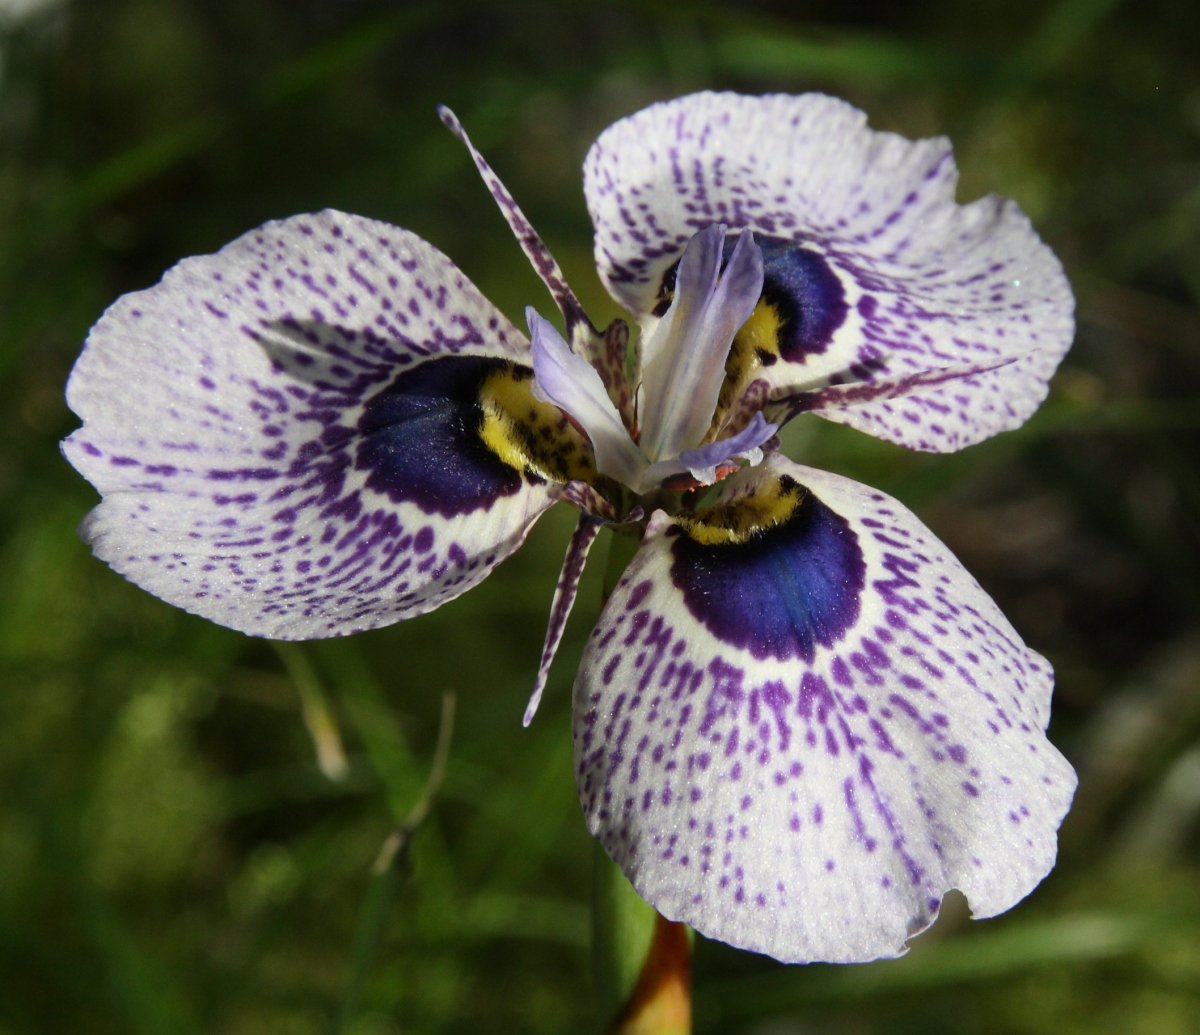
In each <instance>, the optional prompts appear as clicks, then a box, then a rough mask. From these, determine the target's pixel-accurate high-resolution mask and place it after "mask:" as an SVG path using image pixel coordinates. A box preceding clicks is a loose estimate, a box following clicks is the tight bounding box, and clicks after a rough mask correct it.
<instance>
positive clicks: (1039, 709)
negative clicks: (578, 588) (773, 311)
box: [575, 457, 1075, 962]
mask: <svg viewBox="0 0 1200 1035" xmlns="http://www.w3.org/2000/svg"><path fill="white" fill-rule="evenodd" d="M724 489H725V491H724V492H723V493H722V494H721V497H720V498H719V500H718V502H717V504H716V505H715V508H714V509H713V510H711V511H710V512H709V514H710V517H709V518H708V519H707V523H705V520H701V521H700V522H699V523H693V524H691V525H690V526H689V528H690V531H689V530H688V529H685V527H684V525H683V523H682V522H681V521H680V519H672V518H671V517H669V516H667V515H666V514H664V513H662V512H661V511H660V512H658V513H656V514H655V516H654V517H653V519H652V520H651V522H650V524H649V527H648V530H647V534H646V539H645V542H644V544H643V546H642V547H641V549H640V551H639V552H638V554H637V555H636V557H635V559H634V561H633V562H632V564H631V565H630V567H629V569H628V570H627V571H626V573H625V575H624V576H623V577H622V579H621V581H620V582H619V584H618V586H617V588H616V591H615V592H614V594H613V596H612V597H611V599H610V600H609V601H608V603H607V605H606V607H605V609H604V612H603V614H602V616H601V619H600V622H599V624H598V626H597V628H596V630H595V632H594V633H593V635H592V637H591V639H590V641H589V643H588V646H587V649H586V652H585V656H584V658H583V663H582V665H581V667H580V675H579V678H578V680H577V682H576V686H575V758H576V772H577V779H578V783H579V790H580V795H581V799H582V802H583V808H584V812H585V814H586V817H587V822H588V826H589V828H590V829H591V831H592V832H593V833H594V834H595V835H596V836H597V837H598V838H599V839H600V840H601V842H602V843H603V844H604V846H605V848H606V849H607V851H608V852H609V854H610V855H612V857H613V858H614V859H615V860H616V862H617V863H619V864H620V865H621V867H622V868H623V869H624V870H625V872H626V874H627V875H628V876H629V878H630V879H631V881H632V882H633V884H634V886H635V887H636V888H637V889H638V891H639V892H640V893H641V894H642V895H643V897H645V898H646V900H647V901H649V902H650V903H651V904H652V905H654V906H655V907H656V908H657V909H658V910H659V911H660V912H662V913H663V914H664V915H665V916H667V917H669V918H672V919H679V920H683V921H685V922H687V923H689V924H691V925H693V926H694V927H695V928H696V929H697V930H699V931H700V932H701V933H704V934H707V935H709V936H711V937H715V938H719V939H721V940H722V941H726V942H729V943H731V944H733V945H735V946H739V947H742V948H747V949H753V950H756V951H760V952H765V953H768V954H770V955H772V956H775V957H777V958H779V959H781V960H785V961H789V962H797V961H811V960H828V961H857V960H869V959H874V958H877V957H883V956H893V955H896V954H898V953H901V952H902V951H903V950H904V945H905V941H906V939H907V938H909V937H910V936H911V935H913V934H915V933H917V932H918V931H920V930H922V929H923V928H924V927H926V926H927V925H928V924H929V923H931V922H932V920H933V918H934V917H935V915H936V913H937V909H938V904H939V902H940V900H941V898H942V896H943V894H944V893H945V892H946V891H947V890H949V889H951V888H959V889H961V890H962V891H963V892H964V893H965V894H966V896H967V898H968V899H969V900H970V903H971V906H972V908H973V911H974V914H975V915H976V916H981V917H982V916H991V915H993V914H996V913H998V912H1001V911H1003V910H1005V909H1007V908H1009V907H1010V906H1012V905H1013V904H1014V903H1015V902H1017V901H1018V900H1019V899H1021V898H1022V897H1024V896H1025V895H1027V894H1028V893H1029V892H1030V890H1032V888H1033V887H1034V886H1035V885H1036V884H1037V883H1038V882H1039V881H1040V880H1041V879H1042V877H1044V876H1045V874H1046V873H1047V872H1048V870H1049V869H1050V867H1051V865H1052V864H1053V861H1054V857H1055V850H1056V831H1057V828H1058V825H1059V823H1060V822H1061V820H1062V817H1063V815H1064V813H1065V811H1066V809H1067V806H1068V804H1069V802H1070V798H1071V795H1072V792H1073V789H1074V785H1075V776H1074V773H1073V772H1072V770H1071V768H1070V766H1069V765H1068V764H1067V763H1066V761H1065V760H1064V759H1063V758H1062V756H1061V755H1060V754H1059V753H1058V751H1056V750H1055V749H1054V747H1053V746H1051V744H1050V743H1049V741H1048V740H1047V739H1046V737H1045V734H1044V729H1045V726H1046V723H1047V721H1048V717H1049V699H1050V691H1051V686H1052V675H1051V672H1050V669H1049V667H1048V666H1047V664H1046V662H1045V661H1044V660H1043V659H1042V658H1040V657H1039V656H1038V655H1037V654H1035V653H1034V652H1032V651H1030V650H1029V649H1028V648H1026V647H1025V645H1024V644H1023V643H1022V642H1021V640H1020V638H1019V637H1018V635H1017V633H1016V632H1015V631H1014V630H1013V628H1012V626H1011V625H1010V624H1009V623H1008V622H1007V621H1006V620H1005V618H1004V616H1003V615H1002V614H1001V613H1000V611H999V610H998V608H997V607H996V605H995V604H994V603H993V602H992V601H991V600H990V599H989V598H988V596H987V595H986V594H985V593H984V592H983V591H982V590H981V589H980V587H979V586H978V584H977V583H976V582H975V581H974V580H973V579H972V578H971V577H970V575H969V574H967V572H966V571H965V570H964V569H963V568H962V566H961V565H960V564H959V563H958V562H957V561H956V560H955V559H954V558H953V557H952V556H951V555H950V553H949V552H948V551H947V550H946V548H945V547H944V546H943V545H942V544H941V543H940V542H938V541H937V540H936V539H935V538H934V537H933V536H932V534H931V533H930V532H929V531H928V529H926V528H925V527H924V526H923V525H921V523H920V522H919V521H918V520H917V519H916V518H915V517H914V516H913V515H912V514H911V513H910V512H909V511H907V510H906V509H905V508H904V507H903V506H901V505H900V504H899V503H897V502H896V501H895V500H892V499H890V498H888V497H887V496H885V495H883V494H882V493H879V492H875V491H873V490H871V489H869V488H867V487H865V486H862V485H859V484H857V483H855V482H852V481H849V480H847V479H844V478H840V477H837V476H835V475H832V474H826V473H824V472H820V471H816V470H812V469H810V468H805V467H799V466H797V465H794V464H791V463H789V462H787V461H785V460H782V459H780V458H778V457H772V458H769V459H768V460H767V461H766V462H765V463H764V464H763V465H762V466H761V467H759V468H756V469H754V470H752V471H744V472H742V473H741V474H739V475H736V476H734V477H733V478H731V479H729V480H728V482H727V483H724ZM747 515H757V516H758V519H757V520H759V521H760V525H761V528H762V529H763V530H762V531H760V532H758V533H756V534H751V535H747V534H745V529H746V527H747V526H746V525H745V524H743V523H742V522H744V521H745V520H746V516H747ZM756 527H759V526H758V525H756ZM726 533H728V535H726Z"/></svg>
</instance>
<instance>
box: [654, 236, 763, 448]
mask: <svg viewBox="0 0 1200 1035" xmlns="http://www.w3.org/2000/svg"><path fill="white" fill-rule="evenodd" d="M724 240H725V228H724V227H723V226H720V225H719V224H717V225H714V226H710V227H708V228H707V229H705V230H702V231H700V233H698V234H697V235H696V236H695V237H693V238H692V239H691V241H689V242H688V246H687V248H686V249H685V250H684V253H683V257H682V258H681V259H680V261H679V269H678V275H677V277H676V283H675V286H674V292H673V293H674V298H673V299H672V301H671V305H670V308H669V309H668V310H667V312H666V315H664V316H663V318H662V320H660V321H659V323H658V326H657V327H655V329H654V331H653V332H652V333H651V334H650V336H649V338H648V339H647V340H646V342H645V344H644V345H643V352H642V363H643V366H642V384H641V388H640V390H639V403H638V417H639V422H640V424H641V429H642V433H641V439H640V440H639V444H640V445H641V448H642V449H643V450H644V451H645V453H646V455H647V456H649V457H650V459H651V460H654V461H657V460H665V459H671V458H673V457H676V456H678V455H679V454H680V453H681V452H682V451H683V450H685V449H688V448H690V447H693V446H695V445H696V444H697V443H699V442H700V440H701V439H702V438H703V437H704V433H705V432H706V431H707V430H708V427H709V425H710V424H711V423H712V418H713V411H714V409H715V408H716V405H717V399H718V397H719V395H720V391H721V384H722V382H723V381H724V379H725V362H726V358H727V357H728V356H729V348H730V345H731V344H732V342H733V336H734V334H735V333H736V332H737V329H738V328H739V327H741V326H742V324H743V323H745V322H746V319H747V317H749V316H750V314H751V312H753V310H754V307H755V305H756V304H757V303H758V297H759V293H760V292H761V291H762V283H763V276H762V257H761V255H760V253H759V250H758V248H757V246H756V245H755V244H754V237H753V235H752V234H749V233H742V234H738V236H737V244H736V245H735V246H734V247H733V249H732V252H731V254H730V257H729V261H728V263H727V264H726V266H725V268H724V270H721V268H720V264H721V248H722V244H723V242H724ZM718 274H719V275H718Z"/></svg>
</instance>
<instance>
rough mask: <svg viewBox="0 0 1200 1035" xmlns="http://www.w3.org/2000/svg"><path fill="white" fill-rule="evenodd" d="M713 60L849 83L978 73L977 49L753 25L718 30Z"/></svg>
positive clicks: (737, 69) (734, 68) (771, 73)
mask: <svg viewBox="0 0 1200 1035" xmlns="http://www.w3.org/2000/svg"><path fill="white" fill-rule="evenodd" d="M712 49H713V54H712V57H713V62H714V65H715V66H716V67H717V69H718V70H719V71H720V72H722V73H725V74H731V73H732V74H734V75H746V76H754V77H760V76H768V77H778V78H779V79H780V80H782V81H783V82H803V81H804V80H806V79H807V80H812V79H813V78H817V79H821V80H825V81H828V82H834V83H839V84H842V85H845V86H847V87H850V88H853V89H862V88H864V87H875V88H878V87H883V86H892V85H897V84H901V83H913V82H921V81H928V80H958V79H964V78H967V77H969V76H972V75H978V74H979V69H980V67H981V65H985V64H986V63H987V62H986V61H985V60H984V58H983V57H982V56H981V55H975V54H972V55H967V54H964V53H962V52H955V51H948V52H947V51H941V50H939V51H938V52H937V53H934V52H933V51H932V50H931V49H930V48H928V47H924V46H921V45H918V44H915V43H906V42H903V41H899V40H894V39H886V38H883V37H871V36H865V35H859V34H849V33H830V34H824V33H822V34H820V35H817V34H815V33H814V34H812V35H804V36H801V35H798V34H795V33H788V32H778V31H775V32H773V31H770V30H767V29H762V30H759V29H754V30H750V31H745V30H742V31H736V30H735V31H729V32H725V33H722V34H721V35H719V36H718V37H717V38H716V39H714V41H713V44H712Z"/></svg>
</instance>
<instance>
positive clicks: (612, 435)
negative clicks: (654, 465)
mask: <svg viewBox="0 0 1200 1035" xmlns="http://www.w3.org/2000/svg"><path fill="white" fill-rule="evenodd" d="M525 318H526V320H527V321H528V322H529V337H530V339H531V343H532V351H533V371H534V384H533V390H534V394H535V395H536V396H537V397H538V398H539V399H541V400H543V401H545V402H548V403H553V404H554V405H555V406H557V407H559V409H561V410H562V411H563V412H564V413H566V414H568V415H569V416H570V417H571V419H572V420H574V421H575V422H576V423H577V424H578V425H579V426H580V427H581V428H583V430H584V431H585V432H586V433H587V436H588V439H589V441H590V442H591V444H592V449H593V450H594V451H595V454H596V468H597V470H599V471H600V473H601V474H607V475H609V476H610V477H613V478H616V479H618V480H620V481H623V482H625V484H627V485H636V484H637V483H638V479H639V477H640V475H641V472H642V471H643V470H645V468H646V458H645V456H643V455H642V453H641V451H640V450H639V449H638V447H637V446H636V445H634V442H633V439H631V438H630V437H629V432H628V431H627V430H626V429H625V425H624V424H623V423H622V421H621V415H620V413H618V412H617V408H616V406H615V404H614V403H613V401H612V399H610V398H609V396H608V393H607V392H606V390H605V387H604V383H603V381H601V379H600V375H599V374H598V373H597V372H596V370H595V368H593V367H592V366H590V365H589V364H588V362H587V361H586V360H585V359H584V358H583V357H582V356H580V355H578V354H576V353H574V352H572V351H571V349H570V348H569V347H568V345H567V343H566V342H565V341H564V340H563V338H562V335H561V334H559V333H558V331H557V330H556V329H555V328H554V325H553V324H552V323H551V322H550V321H549V320H547V319H545V317H543V316H541V315H540V314H539V313H538V311H537V310H536V309H534V308H533V307H532V306H529V307H527V308H526V310H525Z"/></svg>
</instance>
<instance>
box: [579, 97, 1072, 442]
mask: <svg viewBox="0 0 1200 1035" xmlns="http://www.w3.org/2000/svg"><path fill="white" fill-rule="evenodd" d="M956 181H957V171H956V169H955V166H954V160H953V157H952V155H951V152H950V145H949V143H948V142H947V141H945V140H944V139H934V140H921V141H909V140H906V139H904V138H902V137H899V136H896V135H894V134H891V133H880V132H876V131H873V130H870V129H868V128H867V126H866V117H865V116H864V115H863V114H862V113H861V112H859V111H858V110H857V109H855V108H853V107H851V106H850V105H848V104H846V103H844V102H843V101H839V100H836V99H834V98H831V97H825V96H822V95H818V94H808V95H804V96H800V97H787V96H771V97H741V96H737V95H734V94H713V93H706V94H696V95H693V96H690V97H684V98H681V99H680V100H677V101H671V102H668V103H664V104H658V105H654V106H653V107H650V108H648V109H646V110H644V111H642V112H640V113H638V114H636V115H633V116H631V117H630V118H627V119H625V120H623V121H621V122H618V123H616V124H615V125H614V126H611V127H610V128H609V129H608V130H606V131H605V132H604V133H603V134H602V135H601V136H600V139H599V140H598V141H597V142H596V144H595V145H594V146H593V147H592V150H591V152H590V153H589V154H588V157H587V161H586V163H585V166H584V186H585V191H586V194H587V199H588V206H589V209H590V211H591V214H592V219H593V222H594V223H595V227H596V257H597V261H598V264H599V266H600V271H601V275H602V276H603V278H604V281H605V283H606V284H607V286H608V288H609V290H610V291H611V292H612V294H613V295H614V297H616V298H617V299H618V300H619V301H620V302H621V303H622V304H623V305H625V306H627V307H628V308H630V309H631V310H633V311H634V312H635V313H639V314H652V313H653V312H654V311H655V310H656V308H661V300H662V298H663V297H664V296H665V293H667V292H668V291H669V282H670V277H671V276H672V269H673V267H674V265H675V263H676V262H677V261H678V259H679V256H680V254H681V253H682V251H683V248H684V245H685V244H686V242H687V241H688V240H689V239H690V238H691V237H692V235H693V234H695V233H696V232H697V231H698V230H700V229H702V228H704V227H706V226H708V225H711V224H713V223H724V224H726V225H727V226H729V227H730V228H731V230H732V229H736V228H739V227H747V228H750V229H751V230H753V231H754V235H755V240H756V241H757V242H758V244H759V246H760V247H761V248H762V250H763V266H764V287H763V299H762V302H761V303H760V307H759V310H757V311H756V313H755V315H754V316H752V317H751V320H750V321H749V322H748V324H747V326H746V327H745V328H744V329H743V332H742V334H741V335H739V339H740V340H739V341H736V342H735V345H734V350H733V355H732V357H731V363H732V366H731V368H730V369H731V372H732V373H733V374H735V375H736V378H737V379H740V381H741V385H740V387H745V386H746V385H747V384H749V383H752V382H753V381H754V380H761V381H763V382H765V387H766V388H767V389H769V392H768V394H769V395H777V396H781V397H787V398H788V400H789V401H788V403H787V404H786V412H787V413H790V412H795V410H796V409H797V407H796V405H795V402H794V397H795V396H796V395H797V393H798V392H802V391H818V390H820V389H821V388H824V387H826V386H828V385H836V384H845V383H869V382H871V381H873V380H875V379H880V378H882V379H886V380H887V381H888V382H889V383H890V384H893V385H895V384H905V385H907V386H908V391H906V392H905V393H904V394H902V395H899V396H895V395H890V394H888V393H884V394H881V395H877V396H873V397H872V396H862V395H860V396H856V397H852V398H851V399H850V400H849V401H847V400H846V399H845V398H839V397H820V396H818V397H816V398H814V400H813V401H812V403H811V404H810V405H802V406H800V407H798V408H799V409H811V410H813V411H814V412H817V413H820V414H821V415H822V416H825V417H828V418H830V419H832V420H837V421H841V422H844V423H848V424H851V425H853V426H855V427H858V428H860V429H861V430H863V431H867V432H869V433H871V434H874V435H878V436H880V437H882V438H885V439H888V440H891V441H894V442H898V443H901V444H903V445H907V446H911V447H914V448H919V449H931V450H950V449H957V448H960V447H962V446H965V445H968V444H970V443H972V442H976V441H979V440H980V439H983V438H986V437H988V436H989V435H992V434H995V433H996V432H998V431H1002V430H1005V429H1008V428H1013V427H1016V426H1017V425H1019V424H1020V423H1022V422H1023V421H1024V420H1025V419H1026V418H1027V417H1028V416H1029V414H1030V413H1032V412H1033V410H1034V409H1035V408H1036V407H1037V406H1038V404H1039V403H1040V402H1041V400H1042V399H1043V398H1044V397H1045V394H1046V385H1047V382H1048V380H1049V378H1050V376H1051V374H1052V373H1053V372H1054V369H1055V368H1056V367H1057V365H1058V362H1059V360H1060V359H1061V358H1062V355H1063V353H1064V352H1065V351H1066V349H1067V347H1068V346H1069V344H1070V341H1071V337H1072V334H1073V317H1072V313H1073V300H1072V296H1071V291H1070V288H1069V286H1068V284H1067V282H1066V279H1065V278H1064V276H1063V273H1062V269H1061V267H1060V266H1059V264H1058V261H1057V260H1056V259H1055V258H1054V256H1053V254H1052V253H1051V252H1050V250H1049V249H1048V248H1047V247H1046V246H1045V245H1044V244H1043V243H1042V242H1041V241H1040V240H1039V239H1038V237H1037V235H1036V234H1035V233H1034V231H1033V229H1032V228H1031V227H1030V225H1029V222H1028V220H1027V219H1026V218H1025V217H1024V216H1023V215H1022V214H1021V213H1020V211H1019V210H1018V209H1017V208H1016V206H1015V205H1013V204H1012V203H1011V202H1006V201H1003V200H1001V199H999V198H995V197H986V198H982V199H980V200H978V201H975V202H973V203H971V204H969V205H965V206H959V205H956V204H955V201H954V190H955V184H956ZM653 319H654V318H653V316H648V315H644V316H643V323H644V325H652V323H653ZM942 369H946V370H951V371H954V372H956V375H959V376H954V377H952V378H943V379H938V378H930V377H928V376H927V374H928V372H929V371H931V370H942ZM964 371H965V375H964V373H963V372H964ZM973 371H977V372H973ZM766 415H767V417H768V419H771V420H776V419H779V418H780V417H781V416H786V413H785V412H784V411H783V410H782V409H781V410H780V411H779V412H773V411H772V409H771V407H770V406H768V408H767V411H766Z"/></svg>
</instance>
